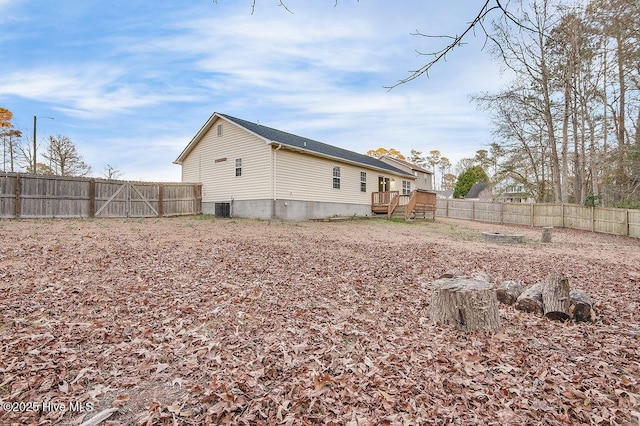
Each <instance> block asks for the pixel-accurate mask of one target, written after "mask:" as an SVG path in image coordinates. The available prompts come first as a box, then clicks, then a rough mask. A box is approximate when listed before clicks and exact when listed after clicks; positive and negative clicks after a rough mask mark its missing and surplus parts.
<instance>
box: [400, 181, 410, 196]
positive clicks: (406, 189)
mask: <svg viewBox="0 0 640 426" xmlns="http://www.w3.org/2000/svg"><path fill="white" fill-rule="evenodd" d="M409 194H411V182H410V181H408V180H403V181H402V195H409Z"/></svg>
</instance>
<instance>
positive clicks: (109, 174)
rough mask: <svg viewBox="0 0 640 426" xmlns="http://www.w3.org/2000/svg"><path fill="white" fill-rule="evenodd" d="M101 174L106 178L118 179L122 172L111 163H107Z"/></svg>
mask: <svg viewBox="0 0 640 426" xmlns="http://www.w3.org/2000/svg"><path fill="white" fill-rule="evenodd" d="M102 175H103V176H104V177H105V178H107V179H118V178H119V177H120V176H122V173H121V172H120V170H118V169H116V168H115V167H113V166H112V165H111V164H107V167H105V169H104V172H103V173H102Z"/></svg>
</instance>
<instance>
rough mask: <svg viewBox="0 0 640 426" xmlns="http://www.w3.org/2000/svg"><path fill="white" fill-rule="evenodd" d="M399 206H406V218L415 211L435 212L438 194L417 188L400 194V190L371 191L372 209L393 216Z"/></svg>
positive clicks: (388, 216) (374, 211)
mask: <svg viewBox="0 0 640 426" xmlns="http://www.w3.org/2000/svg"><path fill="white" fill-rule="evenodd" d="M397 207H404V208H405V218H406V219H409V218H411V217H412V216H413V215H414V213H424V212H427V211H428V212H434V211H435V208H436V194H435V193H434V192H430V191H424V190H420V189H417V190H415V191H413V192H412V193H411V194H400V192H399V191H385V192H372V193H371V211H372V212H373V213H386V215H387V218H391V215H392V214H393V212H394V210H395V209H396V208H397Z"/></svg>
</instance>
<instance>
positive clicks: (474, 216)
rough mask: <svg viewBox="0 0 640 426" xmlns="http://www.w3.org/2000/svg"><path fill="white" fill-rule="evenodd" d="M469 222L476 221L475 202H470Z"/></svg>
mask: <svg viewBox="0 0 640 426" xmlns="http://www.w3.org/2000/svg"><path fill="white" fill-rule="evenodd" d="M471 220H476V202H475V201H472V202H471Z"/></svg>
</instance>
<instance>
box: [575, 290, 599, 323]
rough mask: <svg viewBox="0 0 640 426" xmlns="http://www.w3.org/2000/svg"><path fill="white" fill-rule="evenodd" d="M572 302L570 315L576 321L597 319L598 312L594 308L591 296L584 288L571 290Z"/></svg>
mask: <svg viewBox="0 0 640 426" xmlns="http://www.w3.org/2000/svg"><path fill="white" fill-rule="evenodd" d="M569 298H570V299H571V304H570V305H569V315H571V317H573V319H575V320H576V321H595V319H596V313H595V311H594V310H593V303H592V302H591V297H589V294H588V293H587V292H586V291H584V290H571V291H570V292H569Z"/></svg>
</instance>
